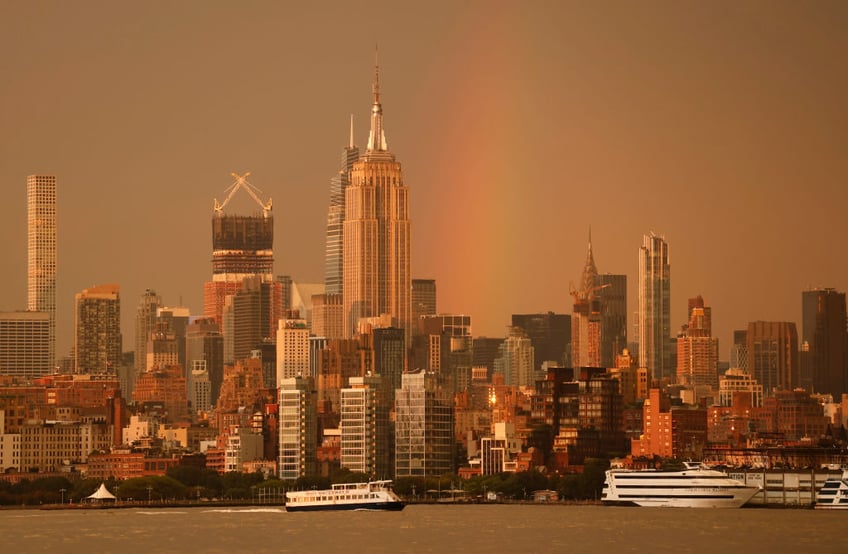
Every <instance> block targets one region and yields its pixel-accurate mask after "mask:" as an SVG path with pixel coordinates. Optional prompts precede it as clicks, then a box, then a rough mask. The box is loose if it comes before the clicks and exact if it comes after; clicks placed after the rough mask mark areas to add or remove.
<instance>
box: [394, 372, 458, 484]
mask: <svg viewBox="0 0 848 554" xmlns="http://www.w3.org/2000/svg"><path fill="white" fill-rule="evenodd" d="M395 413H396V416H395V476H396V477H398V478H401V477H435V476H440V475H444V474H446V473H452V472H453V471H454V458H455V452H456V441H455V440H454V436H453V427H454V412H453V391H452V387H451V386H450V385H448V384H446V383H445V382H444V378H443V376H440V375H438V374H436V373H431V372H426V371H424V370H419V371H414V372H407V373H404V374H403V378H402V385H401V388H400V390H397V391H395Z"/></svg>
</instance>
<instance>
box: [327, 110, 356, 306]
mask: <svg viewBox="0 0 848 554" xmlns="http://www.w3.org/2000/svg"><path fill="white" fill-rule="evenodd" d="M358 159H359V148H358V147H357V146H356V145H355V144H354V143H353V116H352V115H351V116H350V140H349V141H348V145H347V146H345V148H344V150H343V151H342V160H341V167H340V168H339V172H338V173H337V174H336V176H335V177H333V178H332V179H330V208H329V210H328V211H327V242H326V254H325V258H324V264H325V270H324V271H325V277H324V282H325V284H326V287H327V288H326V294H328V295H329V294H341V293H342V287H343V283H344V267H343V263H344V256H343V254H342V253H343V249H344V238H343V237H344V221H345V190H346V189H347V187H348V185H349V184H350V173H351V170H352V169H353V164H354V162H356V160H358Z"/></svg>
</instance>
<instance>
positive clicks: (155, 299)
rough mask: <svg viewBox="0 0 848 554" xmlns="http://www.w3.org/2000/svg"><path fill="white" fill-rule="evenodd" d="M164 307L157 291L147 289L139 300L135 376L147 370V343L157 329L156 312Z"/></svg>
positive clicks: (136, 324)
mask: <svg viewBox="0 0 848 554" xmlns="http://www.w3.org/2000/svg"><path fill="white" fill-rule="evenodd" d="M161 306H162V298H161V297H160V296H159V295H158V294H156V292H155V291H152V290H150V289H147V290H145V291H144V294H142V295H141V298H139V300H138V307H137V308H136V312H135V362H134V363H135V374H136V376H138V375H141V374H142V373H144V372H145V370H146V369H147V367H146V364H147V341H148V340H149V339H150V333H152V332H153V330H154V329H155V327H156V310H158V309H159V308H160V307H161Z"/></svg>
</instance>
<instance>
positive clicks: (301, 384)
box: [277, 377, 318, 480]
mask: <svg viewBox="0 0 848 554" xmlns="http://www.w3.org/2000/svg"><path fill="white" fill-rule="evenodd" d="M278 397H279V403H278V406H279V419H278V426H279V437H280V443H279V454H278V456H279V457H278V459H277V462H278V463H277V469H278V473H279V477H280V479H283V480H295V479H297V478H298V477H306V476H312V475H315V471H316V468H317V452H318V412H317V406H316V393H315V383H314V381H313V380H312V378H310V377H293V378H290V379H283V380H282V381H280V383H279V394H278Z"/></svg>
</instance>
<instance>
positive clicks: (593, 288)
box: [571, 232, 601, 367]
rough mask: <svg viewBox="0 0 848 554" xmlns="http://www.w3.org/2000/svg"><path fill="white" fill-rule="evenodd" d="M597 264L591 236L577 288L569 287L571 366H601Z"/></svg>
mask: <svg viewBox="0 0 848 554" xmlns="http://www.w3.org/2000/svg"><path fill="white" fill-rule="evenodd" d="M597 278H598V268H597V267H596V266H595V258H594V256H593V254H592V236H591V232H590V234H589V250H588V253H587V254H586V263H585V264H584V266H583V275H582V279H581V281H580V285H579V287H580V288H579V289H574V287H572V291H571V295H572V296H573V297H574V314H573V315H572V316H571V364H572V366H573V367H600V366H601V300H600V297H598V295H597V294H596V293H597V292H598V286H597V285H596V281H597Z"/></svg>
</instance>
